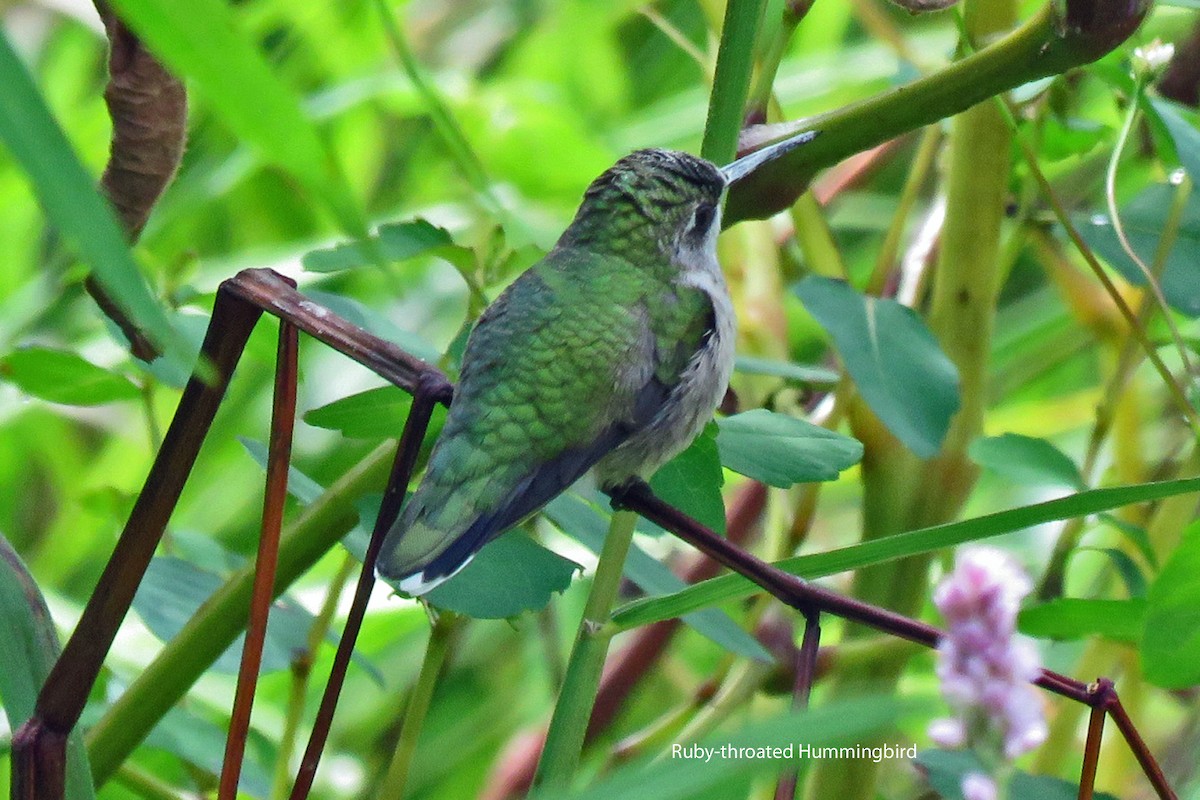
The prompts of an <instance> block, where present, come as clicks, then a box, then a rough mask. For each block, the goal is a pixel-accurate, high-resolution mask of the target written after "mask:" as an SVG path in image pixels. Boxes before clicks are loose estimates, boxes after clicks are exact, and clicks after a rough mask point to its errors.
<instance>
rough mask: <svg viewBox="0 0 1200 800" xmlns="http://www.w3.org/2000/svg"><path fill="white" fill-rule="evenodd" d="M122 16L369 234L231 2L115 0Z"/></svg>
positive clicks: (241, 133) (262, 146) (274, 156)
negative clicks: (181, 3)
mask: <svg viewBox="0 0 1200 800" xmlns="http://www.w3.org/2000/svg"><path fill="white" fill-rule="evenodd" d="M113 6H114V7H115V8H116V10H117V11H118V13H119V15H120V17H121V20H122V21H123V22H124V23H125V24H126V25H128V26H129V27H130V28H131V29H132V30H133V31H134V33H136V34H137V35H138V36H139V37H140V38H141V39H142V41H144V42H145V43H146V44H147V46H148V47H149V48H150V49H151V50H153V51H154V53H155V55H156V56H158V57H159V58H160V59H162V61H163V62H164V63H165V64H166V65H167V66H168V67H170V68H171V71H172V72H174V73H175V74H176V75H179V76H180V77H183V78H186V79H187V80H188V86H189V88H190V89H191V90H192V91H194V92H196V94H198V95H200V96H202V97H203V98H204V99H205V100H206V101H207V102H208V104H209V105H210V106H211V107H212V109H213V110H214V111H215V112H216V113H217V114H219V115H220V116H221V118H222V119H223V120H224V121H225V123H226V124H227V125H228V126H229V127H230V129H232V130H233V132H234V133H235V134H237V136H238V137H239V138H241V139H244V140H245V141H246V142H248V143H249V144H250V145H251V146H253V147H254V148H255V149H256V150H258V152H259V154H260V155H261V156H262V157H263V158H265V159H267V160H268V161H270V162H272V163H274V164H276V165H278V166H279V167H281V168H282V169H284V170H285V171H287V172H288V173H290V174H291V175H292V176H294V177H295V178H296V179H297V180H298V181H299V182H300V183H301V184H302V185H303V186H304V187H305V188H306V189H307V190H308V191H309V192H310V193H312V194H313V195H314V196H315V197H317V198H319V199H320V200H322V201H323V202H324V203H325V204H326V206H327V207H328V208H329V210H330V211H331V212H332V213H333V214H334V216H336V217H337V219H338V221H339V222H340V223H341V225H342V227H343V228H344V229H345V230H346V231H347V232H349V233H351V234H353V235H355V236H365V235H366V223H365V222H364V220H363V217H362V212H361V210H360V209H359V208H358V205H357V201H356V200H355V198H354V194H353V192H352V191H351V190H350V187H349V185H348V184H347V183H346V181H345V178H344V176H343V175H342V173H341V170H340V168H339V167H338V165H337V162H336V161H335V160H334V159H333V157H332V156H331V155H330V153H329V151H328V150H327V148H326V147H325V144H324V142H322V140H321V136H320V135H319V134H318V132H317V129H316V126H315V125H313V122H312V120H311V119H310V118H309V115H308V114H307V113H306V112H305V111H304V110H303V109H302V108H301V106H300V102H299V100H298V98H297V97H296V94H295V92H293V91H292V90H291V89H289V88H288V87H287V86H285V85H284V84H283V83H282V82H281V81H280V80H279V79H278V78H277V77H276V76H275V74H274V73H273V72H272V71H271V67H270V66H269V65H268V64H267V61H266V59H264V58H263V56H262V55H261V54H260V53H259V52H258V49H257V48H256V47H255V46H254V45H253V44H252V40H251V38H250V37H249V36H247V35H246V34H245V33H242V32H241V31H239V30H238V29H237V26H236V24H235V21H234V16H233V12H232V10H231V7H230V6H229V5H227V4H226V3H223V2H221V1H220V0H191V2H189V3H188V6H187V13H186V14H181V13H179V6H178V5H177V4H175V3H173V2H170V0H113Z"/></svg>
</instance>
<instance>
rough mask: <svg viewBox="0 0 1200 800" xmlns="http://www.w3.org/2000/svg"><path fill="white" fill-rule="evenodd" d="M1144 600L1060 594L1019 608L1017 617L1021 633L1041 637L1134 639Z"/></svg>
mask: <svg viewBox="0 0 1200 800" xmlns="http://www.w3.org/2000/svg"><path fill="white" fill-rule="evenodd" d="M1145 613H1146V601H1145V600H1142V599H1135V600H1083V599H1079V598H1074V597H1063V598H1059V599H1058V600H1051V601H1050V602H1048V603H1040V604H1038V605H1035V606H1030V607H1029V608H1026V609H1023V610H1022V611H1021V615H1020V617H1019V618H1018V620H1017V624H1018V626H1019V627H1020V630H1021V632H1022V633H1025V634H1028V635H1029V636H1037V637H1039V638H1042V639H1066V640H1073V639H1083V638H1085V637H1088V636H1103V637H1105V638H1106V639H1113V640H1115V641H1118V642H1136V641H1137V640H1138V639H1139V638H1140V637H1141V635H1142V620H1143V618H1144V616H1145Z"/></svg>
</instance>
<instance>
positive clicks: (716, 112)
mask: <svg viewBox="0 0 1200 800" xmlns="http://www.w3.org/2000/svg"><path fill="white" fill-rule="evenodd" d="M766 7H767V3H766V0H729V3H728V5H726V6H725V22H724V24H723V25H722V26H721V44H720V47H719V48H718V49H717V68H716V72H715V73H714V75H713V88H712V96H711V98H710V99H709V102H708V119H707V121H706V122H705V123H704V141H703V143H702V144H701V146H700V155H702V156H703V157H704V158H707V159H708V160H709V161H711V162H713V163H714V164H728V163H729V162H730V161H732V160H733V157H734V156H735V155H736V154H737V141H738V133H739V132H740V131H741V129H742V121H743V119H744V116H745V110H746V98H747V96H748V95H749V93H750V74H751V72H752V71H753V70H754V41H755V38H756V37H757V36H758V28H759V25H760V23H761V22H762V18H763V12H764V11H765V10H766Z"/></svg>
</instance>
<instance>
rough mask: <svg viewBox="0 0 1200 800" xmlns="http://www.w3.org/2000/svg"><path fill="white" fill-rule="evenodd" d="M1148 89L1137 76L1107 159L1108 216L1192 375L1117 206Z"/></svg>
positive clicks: (1166, 310) (1185, 353) (1163, 299)
mask: <svg viewBox="0 0 1200 800" xmlns="http://www.w3.org/2000/svg"><path fill="white" fill-rule="evenodd" d="M1145 90H1146V79H1145V78H1143V77H1139V78H1135V80H1134V86H1133V97H1132V98H1131V99H1130V101H1129V108H1128V109H1127V110H1126V112H1125V121H1124V122H1123V123H1122V125H1121V132H1120V133H1119V134H1118V135H1117V143H1116V144H1115V145H1114V146H1113V153H1112V158H1110V159H1109V160H1108V168H1107V169H1106V170H1105V171H1104V199H1105V201H1106V202H1107V204H1108V216H1109V221H1110V222H1111V223H1112V226H1113V233H1115V234H1116V235H1117V241H1118V242H1119V243H1120V245H1121V249H1122V250H1124V251H1125V255H1127V256H1129V260H1130V261H1132V262H1133V263H1134V265H1136V266H1137V268H1138V269H1139V270H1141V272H1142V275H1144V276H1145V278H1146V286H1147V287H1149V290H1150V294H1151V295H1153V297H1154V299H1155V301H1156V302H1157V303H1158V305H1159V308H1161V309H1162V312H1163V322H1165V323H1166V325H1167V330H1169V331H1170V332H1171V338H1172V339H1174V341H1175V349H1176V350H1178V351H1179V359H1180V361H1182V362H1183V369H1184V372H1185V373H1186V374H1188V375H1191V374H1192V372H1193V369H1192V361H1191V359H1190V358H1189V357H1188V346H1187V344H1186V343H1185V342H1184V341H1183V337H1182V336H1181V335H1180V333H1179V328H1178V327H1177V326H1176V325H1175V320H1174V319H1172V318H1171V307H1170V306H1168V305H1167V298H1166V296H1165V295H1163V291H1162V286H1161V285H1159V279H1158V276H1157V275H1155V274H1154V271H1153V270H1152V269H1151V268H1150V267H1148V266H1146V264H1145V262H1143V261H1142V258H1141V256H1139V255H1138V254H1137V251H1135V250H1134V249H1133V245H1131V244H1130V243H1129V237H1127V236H1126V235H1125V226H1124V225H1122V224H1121V213H1120V211H1119V210H1118V209H1117V168H1118V167H1119V166H1120V162H1121V154H1122V153H1123V152H1125V145H1126V144H1127V143H1128V142H1129V136H1130V134H1131V133H1133V125H1134V122H1136V121H1137V118H1138V107H1139V101H1140V100H1141V97H1142V94H1143V93H1144V92H1145ZM1169 252H1170V250H1166V251H1163V255H1164V256H1165V254H1166V253H1169Z"/></svg>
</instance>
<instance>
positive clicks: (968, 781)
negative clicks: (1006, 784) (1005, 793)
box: [962, 772, 999, 800]
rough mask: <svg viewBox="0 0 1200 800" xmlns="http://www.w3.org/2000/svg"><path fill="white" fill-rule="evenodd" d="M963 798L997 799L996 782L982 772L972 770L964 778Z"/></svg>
mask: <svg viewBox="0 0 1200 800" xmlns="http://www.w3.org/2000/svg"><path fill="white" fill-rule="evenodd" d="M962 793H963V800H996V797H997V795H998V794H999V791H998V790H997V788H996V782H995V781H994V780H992V779H991V778H990V777H988V776H987V775H984V774H983V773H982V772H972V773H970V774H969V775H967V776H966V777H965V778H963V780H962Z"/></svg>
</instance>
